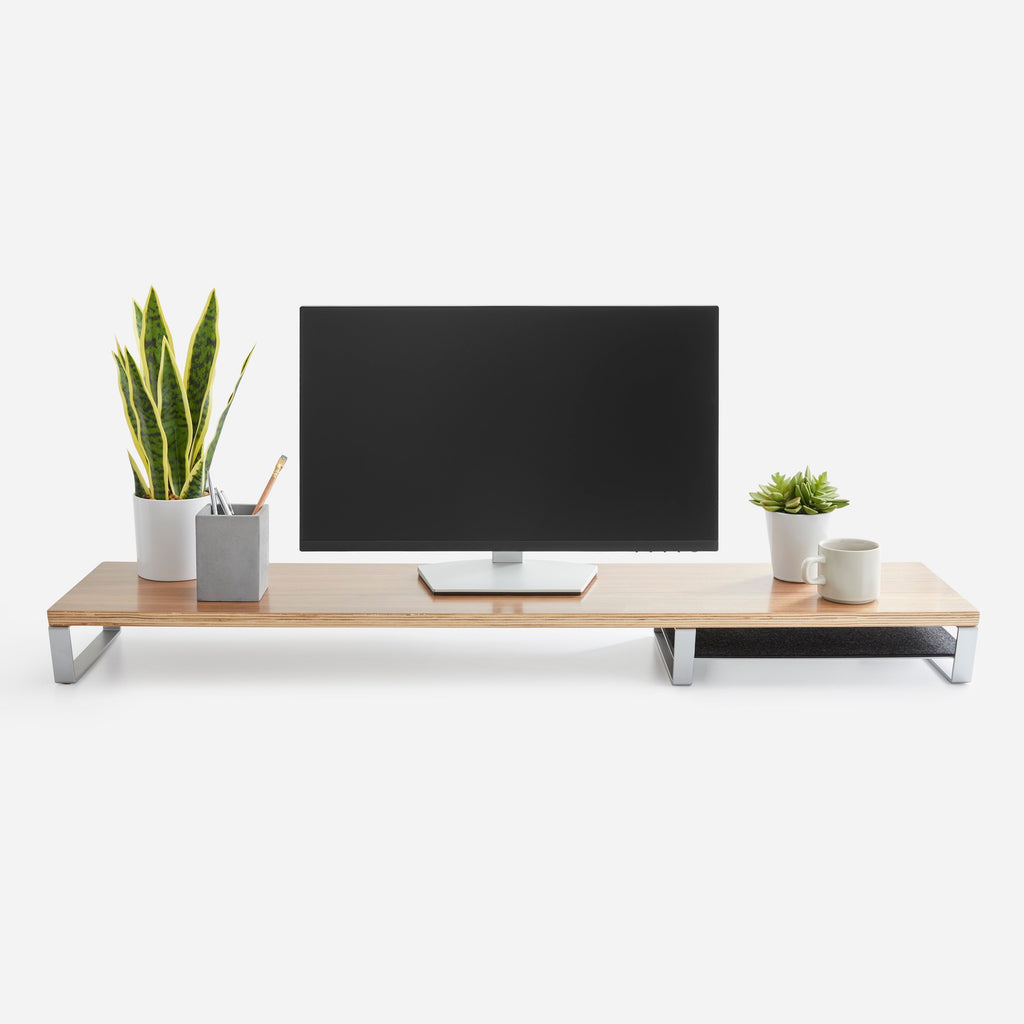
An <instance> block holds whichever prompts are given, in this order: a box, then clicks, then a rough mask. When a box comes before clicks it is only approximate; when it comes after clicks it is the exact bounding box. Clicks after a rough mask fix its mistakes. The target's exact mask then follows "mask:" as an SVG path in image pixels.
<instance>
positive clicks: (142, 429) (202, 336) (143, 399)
mask: <svg viewBox="0 0 1024 1024" xmlns="http://www.w3.org/2000/svg"><path fill="white" fill-rule="evenodd" d="M132 307H133V310H134V313H135V340H136V341H137V342H138V346H139V359H138V362H136V360H135V358H134V357H133V356H132V354H131V352H129V351H128V349H127V348H124V349H122V348H121V346H120V345H119V344H117V339H116V338H115V339H114V342H115V344H117V348H116V350H115V351H114V353H113V356H114V362H115V363H117V378H118V385H119V388H120V391H121V402H122V405H123V406H124V416H125V419H126V420H127V421H128V429H129V430H130V431H131V435H132V442H133V444H134V447H135V451H136V453H137V454H138V457H139V462H136V461H135V459H134V458H133V457H132V453H131V451H129V452H128V460H129V461H130V462H131V466H132V475H133V477H134V478H135V494H136V495H137V496H138V497H140V498H158V499H169V498H198V497H201V496H202V494H203V492H204V491H205V490H206V479H207V474H208V473H209V470H210V464H211V463H212V462H213V455H214V452H215V451H216V449H217V442H218V441H219V440H220V432H221V429H222V428H223V426H224V419H225V417H226V416H227V414H228V409H230V408H231V403H232V402H233V401H234V399H235V392H236V391H237V390H238V384H239V383H240V382H241V380H242V376H243V374H244V373H245V368H246V367H247V366H248V365H249V357H250V356H251V355H252V349H250V350H249V355H247V356H246V357H245V362H243V363H242V370H241V372H240V373H239V375H238V381H237V382H236V383H235V390H234V391H232V392H231V396H230V397H229V398H228V401H227V405H226V406H225V407H224V411H223V412H222V413H221V414H220V419H219V420H218V421H217V429H216V430H215V431H214V434H213V440H212V441H211V442H210V444H209V446H208V447H205V448H204V444H205V442H206V434H207V429H208V428H209V425H210V410H211V405H212V401H213V394H212V393H213V377H214V370H215V369H216V365H217V354H218V352H219V350H220V334H219V333H218V330H217V295H216V291H211V292H210V296H209V298H208V299H207V300H206V306H205V308H204V309H203V313H202V315H201V316H200V317H199V323H197V324H196V328H195V330H194V331H193V332H192V338H191V340H190V341H189V345H188V354H187V355H186V356H185V372H184V374H182V373H181V371H180V370H179V369H178V363H177V360H176V359H175V356H174V343H173V342H172V341H171V332H170V331H169V330H168V328H167V322H166V321H165V320H164V314H163V311H162V310H161V309H160V301H159V299H158V298H157V295H156V292H155V291H154V290H153V289H152V288H150V289H149V295H148V297H147V299H146V307H145V309H143V308H141V307H140V306H139V304H138V303H137V302H135V301H134V300H133V301H132ZM254 347H255V346H254Z"/></svg>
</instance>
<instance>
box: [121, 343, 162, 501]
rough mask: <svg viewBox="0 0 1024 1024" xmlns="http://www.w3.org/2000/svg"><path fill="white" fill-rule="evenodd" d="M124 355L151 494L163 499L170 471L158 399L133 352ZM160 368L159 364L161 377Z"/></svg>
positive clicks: (126, 351)
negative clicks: (168, 469) (143, 377)
mask: <svg viewBox="0 0 1024 1024" xmlns="http://www.w3.org/2000/svg"><path fill="white" fill-rule="evenodd" d="M124 356H125V363H126V364H127V367H128V379H129V380H130V381H131V386H132V398H133V401H134V404H135V411H136V413H137V415H138V423H139V441H140V443H141V444H142V450H143V452H144V453H145V455H146V462H147V463H148V464H149V473H150V482H151V484H152V495H153V497H154V498H157V499H163V498H166V497H167V475H166V473H165V470H164V467H165V465H166V463H167V438H166V437H165V436H164V431H163V427H161V425H160V416H159V413H158V412H157V408H156V402H155V401H154V400H153V396H152V395H151V394H150V392H149V388H148V387H147V386H146V385H145V383H144V382H143V380H142V374H141V372H140V371H139V368H138V366H137V365H136V363H135V360H134V359H133V358H132V354H131V352H129V351H128V350H127V349H126V350H125V352H124ZM159 372H160V371H159V367H158V368H157V376H158V377H159Z"/></svg>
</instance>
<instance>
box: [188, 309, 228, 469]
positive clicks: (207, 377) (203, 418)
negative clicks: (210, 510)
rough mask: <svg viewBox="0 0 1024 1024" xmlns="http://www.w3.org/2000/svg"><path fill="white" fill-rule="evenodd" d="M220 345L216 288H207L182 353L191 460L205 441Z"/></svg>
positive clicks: (193, 459)
mask: <svg viewBox="0 0 1024 1024" xmlns="http://www.w3.org/2000/svg"><path fill="white" fill-rule="evenodd" d="M219 349H220V333H219V332H218V330H217V291H216V289H214V290H213V291H211V292H210V295H209V298H207V300H206V307H205V308H204V309H203V312H202V315H201V316H200V317H199V322H198V323H197V324H196V327H195V330H194V331H193V332H192V337H191V339H190V340H189V343H188V355H187V356H186V357H185V397H186V400H187V401H188V410H189V415H190V416H191V417H192V428H193V429H192V450H191V452H190V453H189V456H190V459H191V460H192V461H193V462H194V461H195V459H196V458H197V456H198V454H199V453H200V452H201V451H202V448H203V444H204V443H205V441H206V429H207V426H208V425H209V422H210V405H211V401H212V396H213V378H214V370H215V367H216V365H217V353H218V351H219Z"/></svg>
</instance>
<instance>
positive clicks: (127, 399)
mask: <svg viewBox="0 0 1024 1024" xmlns="http://www.w3.org/2000/svg"><path fill="white" fill-rule="evenodd" d="M125 355H126V353H124V352H122V351H121V346H120V345H118V347H117V351H116V352H114V353H113V356H114V362H115V363H116V364H117V383H118V388H119V390H120V393H121V405H122V408H123V409H124V418H125V420H126V421H127V422H128V430H129V432H130V434H131V437H132V444H134V445H135V450H136V451H137V452H138V453H139V458H140V459H141V460H142V465H143V466H145V467H146V468H147V469H148V467H149V463H148V460H147V458H146V452H145V450H144V449H143V447H142V441H141V439H140V437H139V414H138V411H137V410H136V408H135V397H134V395H133V393H132V382H131V377H130V376H129V375H128V363H127V361H126V359H125ZM147 489H148V487H147Z"/></svg>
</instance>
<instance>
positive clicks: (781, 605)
mask: <svg viewBox="0 0 1024 1024" xmlns="http://www.w3.org/2000/svg"><path fill="white" fill-rule="evenodd" d="M47 621H48V624H49V627H50V642H51V651H52V655H53V663H54V678H55V679H57V681H58V682H75V681H76V680H77V679H78V678H80V677H81V675H82V673H83V672H84V671H85V669H86V668H87V667H88V665H90V664H92V663H93V662H94V661H95V660H96V658H98V657H99V656H100V655H101V654H102V653H103V651H104V650H105V649H106V647H107V646H108V645H109V643H110V642H111V641H112V640H113V639H114V638H115V637H116V635H117V633H118V631H119V630H120V629H121V628H122V627H126V626H157V627H182V626H189V627H196V626H200V627H206V626H216V627H220V628H224V627H304V628H308V627H349V628H353V627H357V628H365V627H382V628H438V627H441V628H496V627H497V628H527V627H534V628H536V627H544V628H550V627H555V628H600V629H608V628H632V629H636V628H644V629H654V630H655V631H656V635H659V648H660V649H661V651H662V654H663V656H667V657H666V665H667V667H668V668H669V674H670V676H671V677H672V681H673V682H674V683H685V682H689V681H690V679H692V667H693V659H694V658H695V657H696V658H702V657H708V658H712V657H713V658H722V657H764V658H780V657H852V658H862V657H927V658H934V657H943V658H945V657H953V658H954V671H953V672H952V673H949V674H947V677H950V678H953V680H954V681H957V682H959V681H967V679H969V678H970V670H971V665H972V664H973V647H974V643H975V642H976V632H977V625H978V621H979V615H978V612H977V610H976V609H975V608H974V607H973V606H972V605H970V604H969V603H968V602H967V601H965V600H964V599H963V598H962V597H960V595H959V594H957V593H956V592H955V591H954V590H952V589H951V588H950V587H949V586H948V585H947V584H946V583H944V582H943V581H942V580H940V579H939V578H938V577H937V576H935V575H934V574H933V573H932V572H931V571H930V570H928V569H927V568H926V567H925V566H923V565H921V564H919V563H916V562H896V563H886V564H885V565H883V567H882V589H881V594H880V596H879V599H878V600H877V601H872V602H871V603H870V604H864V605H845V604H834V603H832V602H829V601H825V600H823V599H822V598H820V597H819V596H818V592H817V588H815V587H811V586H809V585H807V584H801V583H785V582H783V581H781V580H776V579H774V578H773V577H772V575H771V569H770V568H769V567H768V566H767V565H761V564H729V563H719V564H716V563H701V564H698V565H687V564H677V563H660V564H652V563H639V564H636V563H608V564H604V565H600V566H599V567H598V573H597V578H596V579H595V580H594V582H593V583H592V584H591V585H590V587H588V589H587V590H586V591H585V592H584V593H583V594H579V595H521V594H519V595H435V594H432V593H431V592H430V590H429V589H428V588H427V587H426V586H425V585H424V584H423V582H422V581H421V580H420V579H419V576H418V574H417V569H416V566H415V565H408V564H395V563H387V564H364V563H326V564H325V563H304V562H299V563H276V564H273V565H271V566H270V585H269V588H268V589H267V592H266V594H265V595H264V596H263V599H262V600H260V601H253V602H237V603H236V602H230V603H229V602H205V601H204V602H201V601H197V600H196V584H195V580H186V581H183V582H175V583H157V582H154V581H151V580H143V579H140V578H139V576H138V575H137V573H136V566H135V563H134V562H102V563H101V564H100V565H98V566H97V567H96V568H95V569H94V570H93V571H92V572H91V573H89V574H88V575H87V576H86V577H85V578H84V579H82V580H81V581H80V582H79V583H78V584H76V585H75V586H74V587H73V588H72V589H71V590H70V591H68V593H67V594H65V595H64V596H63V597H62V598H61V599H60V600H59V601H57V602H56V603H55V604H54V605H52V606H51V607H50V609H49V610H48V612H47ZM71 626H94V627H102V629H103V633H102V634H101V635H100V636H99V637H98V638H97V641H102V642H97V641H94V642H93V644H91V645H90V646H89V648H87V650H86V651H84V652H83V653H82V655H80V656H79V657H78V658H75V657H74V656H73V654H72V652H71V641H70V634H69V628H70V627H71ZM941 627H955V628H956V630H957V638H956V639H954V637H952V636H951V635H950V634H948V633H947V632H946V630H945V629H942V628H941ZM940 634H942V635H944V636H945V637H946V639H945V640H944V639H943V636H940ZM950 644H952V645H953V646H952V651H950ZM968 648H969V649H970V650H969V652H968ZM87 655H88V658H87V657H86V656H87ZM944 674H945V673H944Z"/></svg>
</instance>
